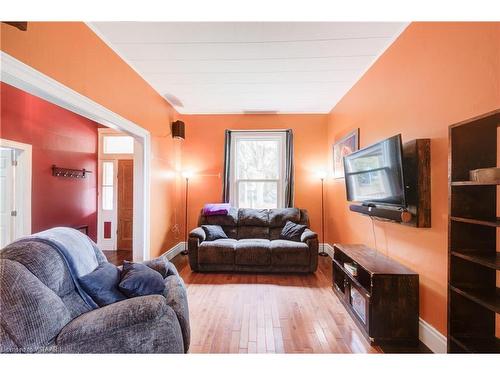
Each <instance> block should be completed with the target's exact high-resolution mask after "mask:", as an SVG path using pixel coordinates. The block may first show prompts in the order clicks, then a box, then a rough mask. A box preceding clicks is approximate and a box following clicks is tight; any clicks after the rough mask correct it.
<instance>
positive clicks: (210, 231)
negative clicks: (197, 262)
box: [201, 225, 227, 241]
mask: <svg viewBox="0 0 500 375" xmlns="http://www.w3.org/2000/svg"><path fill="white" fill-rule="evenodd" d="M201 228H202V229H203V231H204V232H205V238H206V241H215V240H219V239H222V238H227V236H226V233H225V232H224V229H222V227H221V226H220V225H202V226H201Z"/></svg>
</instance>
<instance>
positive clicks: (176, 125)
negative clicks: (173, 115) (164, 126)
mask: <svg viewBox="0 0 500 375" xmlns="http://www.w3.org/2000/svg"><path fill="white" fill-rule="evenodd" d="M172 137H173V138H179V139H185V138H186V130H185V125H184V122H183V121H180V120H177V121H174V122H173V123H172Z"/></svg>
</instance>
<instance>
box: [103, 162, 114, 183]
mask: <svg viewBox="0 0 500 375" xmlns="http://www.w3.org/2000/svg"><path fill="white" fill-rule="evenodd" d="M102 184H103V185H107V186H113V162H112V161H104V162H103V163H102Z"/></svg>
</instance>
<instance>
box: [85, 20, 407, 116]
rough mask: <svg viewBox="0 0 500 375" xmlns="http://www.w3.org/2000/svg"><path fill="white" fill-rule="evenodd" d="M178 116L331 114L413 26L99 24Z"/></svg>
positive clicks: (106, 37)
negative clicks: (375, 62)
mask: <svg viewBox="0 0 500 375" xmlns="http://www.w3.org/2000/svg"><path fill="white" fill-rule="evenodd" d="M89 26H90V27H91V28H92V29H93V30H94V31H95V32H96V33H97V34H98V35H99V36H100V37H101V38H102V39H103V40H104V41H105V42H106V43H107V44H108V45H109V46H110V47H111V48H112V49H113V50H115V51H116V52H117V53H118V54H119V55H120V56H121V57H122V58H123V59H124V60H125V61H126V62H127V63H128V64H130V65H131V66H132V67H133V68H134V69H135V70H136V71H137V72H138V73H139V74H140V75H141V76H142V77H143V78H144V79H145V80H146V81H147V82H149V84H151V86H152V87H153V88H154V89H155V90H156V91H158V93H159V94H161V95H162V96H163V97H165V98H166V99H167V100H168V101H169V102H170V103H171V104H173V105H174V107H175V108H176V110H177V111H178V112H180V113H184V114H188V113H189V114H195V113H242V112H253V111H255V112H267V111H269V112H274V111H276V112H278V113H328V112H329V111H330V110H331V109H332V108H333V107H334V106H335V104H336V103H337V102H338V101H339V100H340V99H341V98H342V96H344V95H345V94H346V93H347V91H348V90H349V89H350V88H351V87H352V86H353V85H354V83H356V81H357V80H359V78H361V76H362V75H363V73H364V72H365V71H366V70H367V69H368V68H369V67H370V66H371V65H372V64H373V62H374V61H375V60H376V59H377V58H378V56H380V55H381V54H382V53H383V52H384V51H385V50H386V48H387V47H388V46H389V45H390V44H391V43H392V42H393V41H394V40H395V39H396V38H397V36H398V35H399V34H400V33H401V32H402V31H403V30H404V28H405V27H406V26H407V24H406V23H383V22H315V23H310V22H267V23H266V22H225V23H222V22H221V23H215V22H213V23H210V22H182V23H179V22H92V23H89Z"/></svg>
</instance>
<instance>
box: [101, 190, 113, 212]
mask: <svg viewBox="0 0 500 375" xmlns="http://www.w3.org/2000/svg"><path fill="white" fill-rule="evenodd" d="M102 209H103V210H112V209H113V186H103V187H102Z"/></svg>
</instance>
